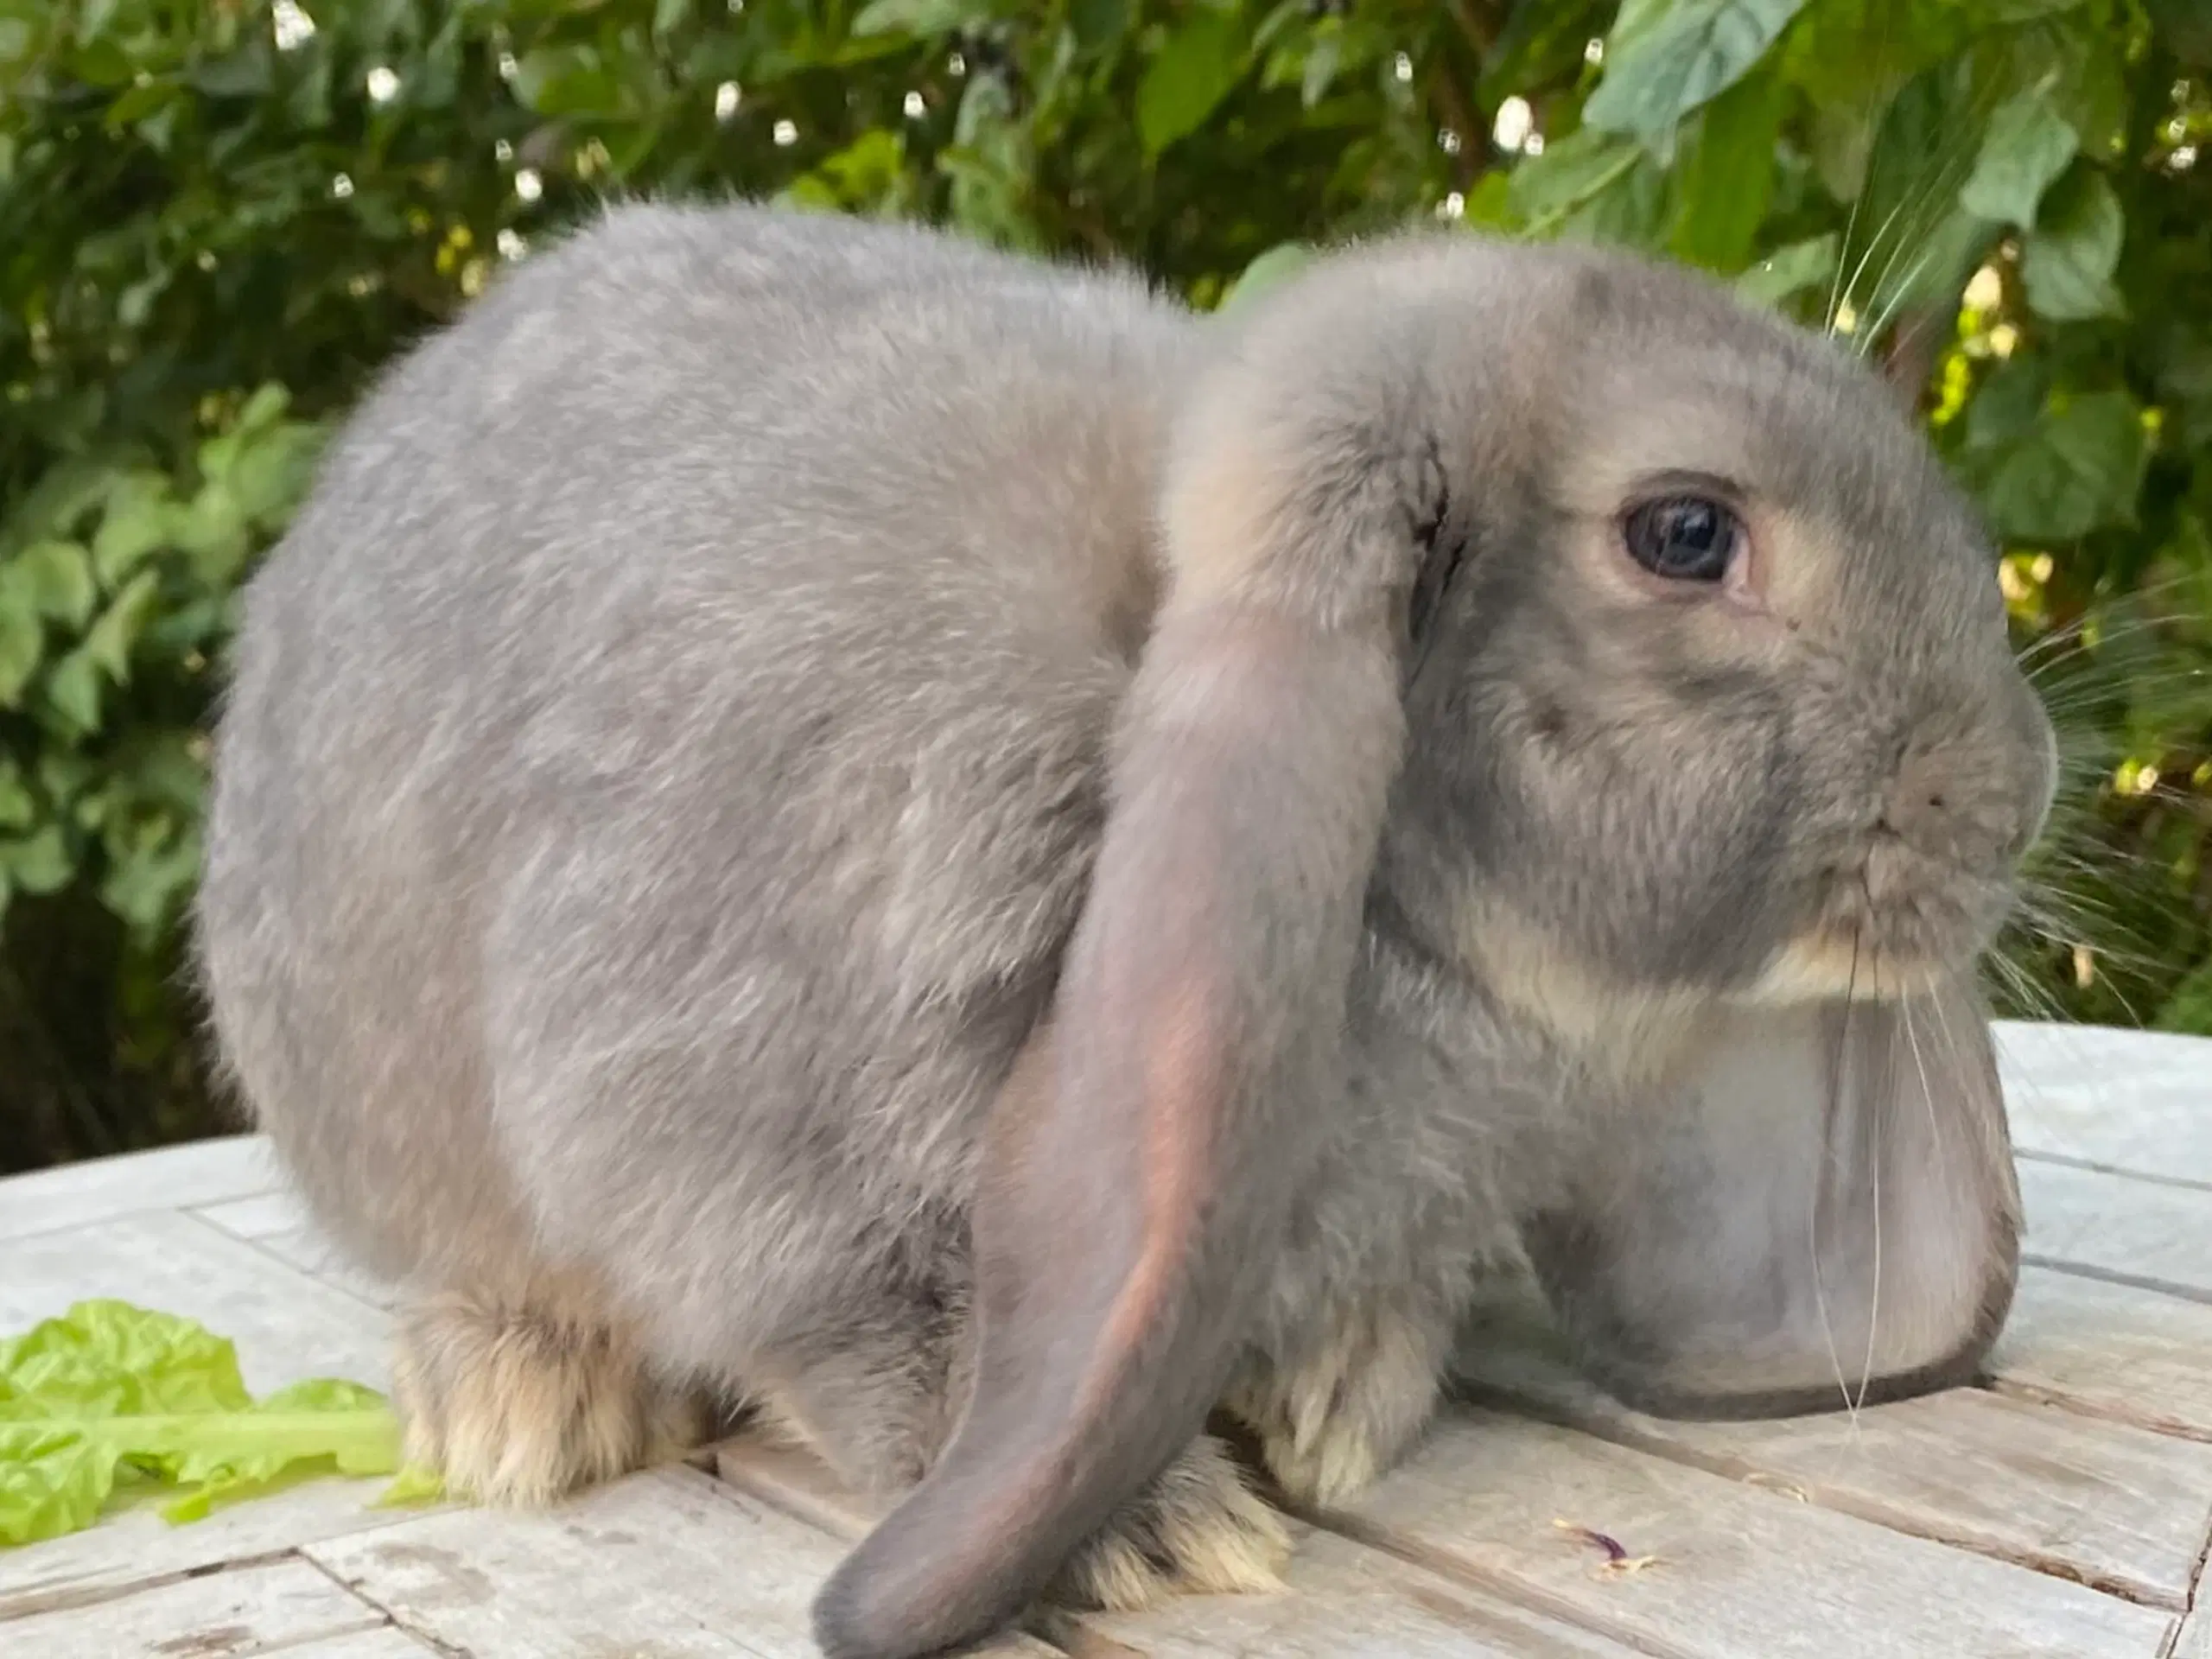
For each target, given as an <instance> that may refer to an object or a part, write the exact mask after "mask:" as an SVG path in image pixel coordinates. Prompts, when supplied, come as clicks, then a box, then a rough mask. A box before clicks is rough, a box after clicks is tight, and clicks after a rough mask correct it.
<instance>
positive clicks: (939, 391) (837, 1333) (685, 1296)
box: [200, 208, 1190, 1496]
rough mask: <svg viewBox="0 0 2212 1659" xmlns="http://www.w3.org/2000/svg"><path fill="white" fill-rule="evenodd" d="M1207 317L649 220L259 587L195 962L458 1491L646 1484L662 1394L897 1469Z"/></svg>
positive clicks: (540, 283)
mask: <svg viewBox="0 0 2212 1659" xmlns="http://www.w3.org/2000/svg"><path fill="white" fill-rule="evenodd" d="M985 297H988V316H989V326H988V327H984V326H983V325H982V324H981V323H979V322H977V321H974V319H976V317H977V316H979V315H982V313H983V311H984V310H985V307H984V306H983V305H982V303H981V301H982V299H983V298H985ZM1189 349H1190V347H1189V345H1188V335H1187V334H1186V333H1185V322H1184V321H1183V320H1182V319H1181V318H1180V317H1179V315H1178V314H1175V313H1173V312H1171V311H1168V310H1166V308H1158V307H1155V306H1154V303H1153V302H1151V301H1150V300H1148V299H1147V297H1146V296H1145V295H1144V294H1143V293H1142V291H1141V289H1138V288H1137V287H1135V285H1133V284H1127V283H1122V282H1120V281H1118V280H1109V279H1106V278H1097V279H1084V280H1077V281H1071V279H1070V278H1068V277H1066V276H1065V275H1055V276H1052V277H1049V278H1047V277H1040V276H1039V274H1038V273H1036V272H1033V271H1032V270H1029V269H1028V268H1027V267H1025V266H1020V265H1016V264H1012V263H1010V262H1007V261H1002V260H1001V259H999V258H997V257H994V256H991V255H988V254H986V253H982V252H979V251H969V250H964V249H960V248H957V247H955V246H953V245H949V244H946V243H944V242H940V241H937V240H933V239H925V238H922V237H919V236H918V235H914V234H912V233H910V232H904V231H898V230H892V229H888V228H872V227H864V226H851V227H849V228H847V229H846V230H844V231H842V232H837V233H835V234H831V233H825V232H823V231H821V230H820V229H818V228H816V229H812V230H810V232H808V233H807V234H805V235H804V237H801V236H799V235H798V234H797V233H795V232H792V231H791V229H790V228H788V226H787V224H786V222H785V220H783V219H779V218H776V217H772V216H769V215H766V214H756V213H741V212H731V211H727V210H725V211H721V212H718V213H711V214H707V213H686V212H679V211H675V210H668V209H658V208H652V209H645V208H632V209H627V210H624V211H622V212H620V213H616V214H614V215H613V216H612V217H611V218H610V219H607V221H606V222H604V223H603V224H602V225H601V226H599V227H598V228H596V229H595V230H594V231H593V232H590V233H588V235H587V236H585V237H584V238H581V239H580V240H578V241H577V242H575V243H574V244H571V245H568V246H566V247H564V248H562V249H560V250H558V251H556V252H554V253H552V254H550V255H549V256H547V257H544V258H543V259H542V260H540V261H537V262H534V263H533V264H531V266H529V267H525V268H524V269H522V270H518V272H516V273H515V274H514V275H513V276H512V277H511V278H510V279H508V280H507V281H506V282H505V283H503V284H502V285H501V286H500V287H499V289H495V291H494V292H493V294H492V295H491V296H488V297H487V298H486V300H485V301H484V302H482V304H481V306H480V308H479V309H478V311H477V312H476V313H474V314H473V315H472V316H471V318H470V320H469V321H467V323H466V324H465V325H464V326H463V327H460V328H458V329H456V330H454V331H452V332H449V333H448V334H444V335H442V336H440V337H438V338H436V339H435V340H432V341H431V342H430V343H429V345H428V346H426V347H425V348H424V349H423V350H422V351H421V352H419V353H417V354H416V355H415V356H414V357H412V358H411V359H409V360H407V361H406V362H405V363H404V364H403V365H401V366H400V368H399V369H398V370H397V372H395V373H394V374H393V375H392V376H391V378H389V379H388V381H387V382H386V383H385V385H383V386H381V387H380V388H379V390H378V391H377V392H376V394H375V395H374V397H372V400H371V402H370V403H369V404H368V405H367V406H366V408H365V410H364V411H363V413H362V415H361V416H359V418H358V419H357V421H356V422H355V423H354V425H353V428H352V429H351V430H350V432H349V433H348V435H346V438H345V439H344V440H343V441H342V442H340V444H339V446H338V447H337V448H336V449H335V450H334V454H333V455H332V457H331V458H330V461H328V463H327V467H326V471H325V475H324V477H323V479H322V480H321V485H320V486H319V488H318V490H317V493H316V494H315V498H314V499H313V501H312V502H311V504H310V505H309V506H308V509H307V511H306V512H304V513H303V514H302V518H300V520H299V522H298V524H296V528H295V529H294V530H293V531H292V533H291V534H290V535H289V537H288V538H287V539H286V541H285V543H284V544H283V546H282V547H281V548H280V549H279V550H277V552H276V553H275V554H274V555H273V556H272V557H271V559H270V562H269V563H268V564H267V565H266V567H265V568H264V569H263V571H262V572H261V573H260V574H259V575H258V576H257V579H256V580H255V582H254V583H253V584H252V587H251V590H250V593H249V596H248V605H247V616H246V621H245V626H244V629H243V632H242V634H241V638H240V641H239V649H238V662H237V677H236V681H235V685H234V689H233V690H232V695H231V697H230V700H229V702H228V706H227V708H226V713H225V716H224V720H223V723H222V727H221V731H220V734H219V747H220V764H219V786H218V789H217V791H216V796H215V801H214V804H213V814H212V823H211V828H210V837H209V849H208V859H207V875H206V880H205V886H204V889H203V893H202V898H201V914H200V924H201V926H200V941H201V950H202V952H203V958H204V965H205V969H206V973H207V977H208V981H209V987H210V989H211V992H212V994H213V1000H214V1002H215V1005H216V1007H217V1010H218V1023H219V1033H220V1036H221V1039H222V1043H223V1047H224V1051H225V1055H226V1060H227V1062H228V1064H229V1065H230V1066H231V1067H232V1071H233V1072H234V1073H235V1077H236V1079H237V1082H238V1085H239V1087H240V1089H241V1091H242V1092H243V1094H244V1096H245V1098H246V1099H247V1101H248V1102H249V1103H251V1107H252V1109H254V1111H255V1113H256V1115H257V1117H258V1119H259V1121H260V1122H261V1124H262V1125H263V1126H264V1128H266V1129H267V1130H268V1132H269V1133H270V1135H271V1136H272V1137H273V1138H274V1140H275V1141H276V1143H277V1147H278V1148H279V1150H280V1152H281V1154H283V1158H284V1160H285V1161H286V1163H287V1165H288V1166H289V1169H290V1170H291V1171H292V1173H294V1175H295V1176H296V1179H297V1180H298V1182H299V1184H300V1185H301V1186H302V1189H303V1190H304V1192H305V1193H306V1196H307V1198H308V1201H309V1202H310V1204H311V1205H312V1206H313V1208H314V1209H315V1212H316V1214H317V1215H318V1217H320V1218H321V1220H322V1221H323V1222H324V1223H326V1224H327V1225H328V1226H329V1227H330V1228H331V1229H332V1230H334V1232H335V1233H337V1234H338V1235H339V1236H340V1237H341V1238H342V1240H343V1241H344V1242H345V1243H347V1244H348V1245H350V1246H351V1247H352V1248H353V1249H354V1250H356V1251H357V1252H358V1253H359V1254H360V1255H362V1256H364V1257H365V1259H366V1260H367V1261H368V1262H371V1263H372V1264H373V1265H374V1266H375V1267H377V1268H379V1269H381V1270H382V1271H384V1272H385V1273H386V1274H391V1275H393V1276H395V1277H397V1278H401V1279H404V1281H407V1282H408V1283H409V1285H410V1288H411V1291H412V1292H413V1294H415V1295H416V1299H417V1302H416V1314H415V1316H414V1319H413V1322H412V1324H411V1325H410V1331H411V1332H413V1334H412V1336H411V1337H410V1341H409V1343H408V1351H407V1353H406V1355H405V1356H404V1358H403V1368H402V1369H403V1384H404V1386H405V1387H406V1389H407V1390H408V1392H409V1394H410V1408H411V1410H412V1414H413V1415H414V1416H415V1418H416V1421H417V1423H418V1425H422V1426H423V1427H421V1429H420V1433H421V1434H422V1435H423V1436H424V1437H425V1438H423V1440H422V1446H423V1450H424V1451H425V1452H428V1453H430V1454H435V1455H437V1456H439V1457H441V1459H442V1460H443V1461H445V1462H446V1463H447V1464H448V1467H449V1469H450V1468H451V1467H452V1466H454V1465H456V1464H457V1465H460V1466H461V1471H462V1474H463V1476H464V1478H467V1480H468V1481H469V1482H470V1484H476V1485H478V1486H480V1487H482V1488H490V1489H493V1490H494V1491H504V1492H507V1493H509V1494H511V1495H518V1496H534V1495H541V1494H542V1493H543V1492H544V1491H549V1490H551V1489H553V1488H555V1487H557V1486H558V1485H560V1484H564V1483H565V1481H566V1480H568V1479H570V1478H580V1477H584V1476H588V1475H594V1474H600V1473H604V1472H607V1471H610V1470H612V1469H613V1468H617V1467H620V1466H622V1465H625V1464H626V1463H628V1462H632V1461H634V1460H635V1459H636V1458H637V1457H638V1456H639V1455H642V1452H643V1449H644V1448H645V1446H648V1445H649V1444H650V1443H651V1442H652V1439H653V1437H654V1434H655V1433H656V1432H658V1430H659V1429H661V1428H664V1427H665V1426H666V1423H667V1421H670V1414H669V1413H668V1412H666V1411H664V1410H663V1409H661V1408H660V1406H659V1405H658V1404H656V1403H655V1402H656V1400H657V1399H658V1393H657V1390H658V1389H660V1388H661V1386H662V1383H663V1382H665V1383H668V1384H671V1385H673V1384H681V1385H683V1386H685V1387H689V1386H690V1385H692V1384H694V1383H704V1384H707V1385H709V1386H712V1387H715V1388H717V1389H725V1390H729V1389H742V1390H745V1391H747V1392H765V1393H766V1395H769V1396H770V1397H771V1398H772V1400H773V1401H775V1402H776V1403H777V1404H778V1406H779V1408H780V1409H782V1410H784V1411H785V1413H786V1414H788V1415H790V1416H791V1417H792V1418H793V1419H794V1420H795V1421H797V1422H798V1425H799V1426H800V1427H804V1428H806V1429H808V1430H809V1431H810V1432H812V1433H817V1435H818V1436H819V1437H821V1438H823V1440H825V1443H828V1442H835V1443H836V1446H835V1447H834V1449H835V1450H836V1451H838V1452H841V1453H842V1459H841V1460H842V1461H844V1462H846V1463H847V1464H848V1465H849V1467H848V1472H849V1473H858V1474H860V1475H861V1476H863V1477H864V1478H871V1479H872V1482H874V1481H880V1482H884V1483H887V1484H897V1483H899V1482H900V1481H904V1480H908V1479H911V1478H913V1477H914V1476H915V1475H916V1474H918V1471H919V1467H920V1465H921V1464H922V1463H923V1462H924V1461H925V1460H926V1459H927V1458H928V1457H929V1456H930V1455H931V1452H932V1451H933V1449H934V1445H933V1443H934V1441H935V1440H937V1439H938V1438H940V1437H941V1435H942V1433H944V1423H943V1422H942V1421H941V1418H942V1416H943V1414H944V1410H945V1409H947V1408H945V1407H944V1404H943V1402H944V1397H945V1395H946V1393H947V1390H948V1389H949V1387H950V1371H951V1369H952V1368H953V1367H954V1366H956V1365H957V1364H958V1363H961V1362H960V1357H959V1352H958V1350H959V1346H960V1344H959V1339H958V1331H959V1327H960V1325H962V1323H963V1318H964V1307H965V1298H966V1282H965V1274H966V1268H965V1262H964V1255H963V1253H964V1248H965V1217H964V1213H963V1211H964V1204H965V1195H966V1193H967V1191H968V1188H969V1182H970V1178H971V1166H972V1162H973V1159H974V1155H975V1148H976V1141H977V1135H978V1132H979V1127H980V1122H981V1119H982V1115H983V1113H984V1111H985V1109H986V1108H987V1107H988V1103H989V1100H990V1098H991V1096H992V1094H993V1092H994V1090H995V1088H996V1086H997V1085H998V1083H999V1082H1000V1080H1001V1077H1003V1076H1004V1074H1005V1072H1006V1071H1007V1066H1008V1065H1009V1063H1010V1060H1011V1058H1012V1056H1013V1054H1014V1051H1015V1049H1016V1047H1017V1046H1018V1045H1019V1044H1020V1041H1021V1039H1022V1038H1023V1036H1024V1035H1025V1034H1026V1033H1027V1030H1028V1028H1029V1027H1030V1025H1031V1024H1032V1022H1033V1020H1034V1018H1035V1016H1036V1014H1038V1012H1039V1009H1040V1007H1042V1004H1043V1001H1044V999H1045V998H1046V996H1047V995H1048V994H1049V990H1050V982H1051V978H1052V968H1053V963H1054V962H1055V959H1056V957H1057V955H1058V951H1059V950H1060V949H1061V946H1062V944H1063V943H1064V941H1065V937H1066V935H1067V933H1068V931H1069V930H1070V929H1071V927H1072V925H1073V923H1074V920H1075V917H1076V912H1077V906H1078V903H1079V900H1080V897H1081V893H1082V890H1083V887H1084V881H1085V878H1086V875H1087V873H1088V869H1089V865H1090V857H1091V854H1092V851H1093V849H1094V846H1095V842H1096V838H1097V836H1098V833H1099V828H1100V825H1101V823H1102V821H1103V813H1104V804H1103V767H1104V757H1105V747H1106V743H1107V738H1108V732H1109V727H1110V725H1111V722H1112V720H1113V716H1114V712H1115V709H1116V703H1117V702H1118V700H1119V699H1120V697H1121V696H1122V692H1123V690H1124V689H1125V687H1126V684H1127V683H1128V677H1129V674H1130V671H1131V669H1130V660H1131V658H1132V656H1133V655H1134V652H1135V650H1136V648H1137V645H1138V643H1139V641H1140V640H1141V637H1142V633H1143V630H1144V626H1145V623H1146V620H1147V615H1148V612H1149V609H1150V607H1151V604H1152V602H1153V582H1154V576H1153V555H1152V551H1151V548H1150V531H1149V526H1148V524H1147V504H1148V501H1149V499H1150V498H1151V495H1152V487H1151V484H1150V481H1149V476H1148V474H1149V472H1150V469H1151V468H1152V467H1153V466H1154V457H1155V454H1156V451H1157V449H1158V448H1159V442H1160V438H1159V434H1158V431H1157V425H1158V419H1159V406H1158V404H1157V401H1156V400H1158V399H1159V398H1160V397H1163V396H1164V395H1165V394H1166V391H1167V389H1168V386H1169V383H1170V382H1171V381H1172V380H1173V376H1174V374H1175V373H1176V372H1177V367H1178V363H1179V359H1181V358H1182V357H1183V356H1184V355H1185V353H1187V352H1188V351H1189ZM533 1344H536V1345H535V1346H533ZM533 1353H535V1354H539V1355H541V1356H542V1357H543V1363H531V1361H530V1359H529V1356H530V1355H531V1354H533ZM495 1356H504V1358H499V1359H497V1361H496V1363H495ZM518 1356H519V1357H518ZM503 1366H504V1367H505V1370H502V1367H503ZM510 1374H511V1375H510ZM562 1377H566V1378H567V1379H568V1381H567V1382H565V1383H563V1382H560V1381H559V1380H558V1379H560V1378H562ZM503 1378H505V1380H502V1379H503ZM549 1378H550V1379H553V1381H552V1383H550V1384H549ZM548 1386H550V1388H551V1392H552V1395H553V1396H556V1397H553V1398H550V1399H549V1400H547V1401H546V1402H543V1403H540V1404H537V1405H534V1406H533V1405H531V1404H530V1403H529V1402H530V1400H531V1398H533V1397H534V1396H532V1395H531V1389H539V1390H540V1391H541V1392H543V1390H544V1389H545V1388H547V1387H548ZM471 1390H474V1395H471V1393H470V1391H471ZM530 1422H537V1423H539V1424H540V1425H541V1427H540V1428H539V1429H537V1430H536V1431H531V1430H529V1429H528V1427H527V1425H528V1424H529V1423H530ZM546 1423H551V1424H552V1425H553V1427H543V1424H546ZM533 1432H534V1433H536V1434H537V1444H536V1448H535V1449H534V1450H524V1451H517V1450H516V1446H517V1444H518V1437H521V1438H527V1437H528V1434H529V1433H533ZM472 1447H473V1448H474V1449H473V1450H472V1449H470V1448H472ZM859 1465H872V1466H868V1467H861V1466H859Z"/></svg>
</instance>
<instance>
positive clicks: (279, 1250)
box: [192, 1190, 398, 1309]
mask: <svg viewBox="0 0 2212 1659" xmlns="http://www.w3.org/2000/svg"><path fill="white" fill-rule="evenodd" d="M192 1213H193V1214H194V1215H195V1216H197V1217H200V1219H201V1220H202V1221H205V1222H207V1223H209V1224H212V1225H213V1226H217V1227H219V1228H221V1229H222V1230H224V1231H225V1232H226V1233H228V1234H230V1235H231V1236H232V1237H233V1238H242V1239H245V1241H246V1242H247V1243H251V1244H253V1245H256V1246H257V1247H258V1248H259V1249H264V1250H265V1251H267V1252H268V1253H269V1254H270V1255H273V1256H275V1257H276V1258H277V1260H278V1261H279V1262H284V1263H285V1264H286V1265H287V1266H289V1267H293V1268H298V1269H299V1270H300V1271H301V1272H302V1273H304V1274H307V1275H308V1277H309V1278H311V1279H320V1280H321V1281H323V1283H325V1284H327V1285H335V1286H336V1287H338V1288H339V1289H340V1290H342V1291H345V1292H346V1294H349V1295H353V1296H358V1297H359V1298H360V1299H361V1300H363V1301H365V1302H372V1303H373V1304H375V1305H376V1306H378V1307H382V1308H387V1309H388V1308H391V1306H394V1305H395V1304H396V1302H397V1300H398V1291H397V1287H395V1286H393V1285H391V1284H389V1283H387V1282H385V1281H384V1280H381V1279H376V1278H372V1277H371V1276H370V1275H369V1274H366V1273H365V1272H363V1271H362V1270H361V1269H360V1268H358V1267H356V1266H354V1264H353V1262H352V1261H351V1260H350V1259H348V1258H347V1256H346V1253H345V1252H344V1251H343V1250H341V1249H339V1248H338V1246H337V1245H336V1244H334V1243H332V1242H331V1241H330V1239H329V1238H328V1237H327V1236H326V1235H325V1234H324V1233H323V1232H322V1230H321V1229H320V1228H318V1227H317V1226H316V1225H315V1223H314V1221H313V1220H312V1219H310V1218H309V1217H308V1212H307V1209H306V1206H305V1205H302V1204H301V1202H300V1201H299V1199H298V1198H296V1197H295V1196H294V1195H293V1194H292V1193H291V1192H287V1191H283V1190H279V1191H277V1192H264V1193H260V1194H258V1195H257V1196H256V1197H253V1198H232V1199H230V1200H228V1201H226V1202H225V1203H222V1204H211V1205H200V1206H199V1207H197V1208H195V1209H194V1210H193V1211H192Z"/></svg>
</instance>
